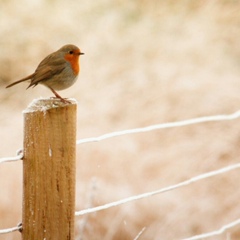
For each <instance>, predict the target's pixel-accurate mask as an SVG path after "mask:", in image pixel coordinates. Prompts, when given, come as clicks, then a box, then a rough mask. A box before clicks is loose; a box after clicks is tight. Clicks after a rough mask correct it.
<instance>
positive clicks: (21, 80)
mask: <svg viewBox="0 0 240 240" xmlns="http://www.w3.org/2000/svg"><path fill="white" fill-rule="evenodd" d="M33 76H34V74H31V75H29V76H27V77H25V78H22V79H20V80H18V81H16V82H13V83H11V84H9V85H8V86H6V88H10V87H12V86H14V85H16V84H18V83H21V82H24V81H27V80H30V79H31V78H32V77H33Z"/></svg>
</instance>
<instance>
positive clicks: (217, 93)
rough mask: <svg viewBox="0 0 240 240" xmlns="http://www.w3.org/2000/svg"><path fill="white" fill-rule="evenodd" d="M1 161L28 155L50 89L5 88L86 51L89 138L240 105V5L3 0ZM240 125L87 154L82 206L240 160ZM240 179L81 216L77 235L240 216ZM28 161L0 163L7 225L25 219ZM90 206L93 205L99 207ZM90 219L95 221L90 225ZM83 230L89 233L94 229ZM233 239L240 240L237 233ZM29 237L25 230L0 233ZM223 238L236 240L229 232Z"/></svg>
mask: <svg viewBox="0 0 240 240" xmlns="http://www.w3.org/2000/svg"><path fill="white" fill-rule="evenodd" d="M0 7H1V16H0V19H1V23H0V24H1V27H0V39H1V40H0V42H1V53H0V63H1V64H0V100H1V104H0V110H1V115H0V143H1V144H0V146H1V147H0V157H5V156H12V155H14V153H15V151H16V150H17V149H18V148H21V147H22V138H23V136H22V132H23V126H22V122H23V120H22V113H21V112H22V110H24V109H25V108H26V107H27V105H28V104H29V103H30V102H31V101H32V100H33V99H34V98H38V97H40V96H43V97H48V96H52V93H51V92H50V91H49V90H48V89H46V88H45V87H43V86H38V87H36V88H34V89H28V90H27V91H25V88H26V87H27V84H26V85H24V83H23V84H21V85H18V86H15V87H13V88H11V89H5V86H6V85H7V84H9V83H10V82H12V81H15V80H18V79H20V78H22V77H24V76H25V75H27V74H30V73H32V71H34V70H35V68H36V66H37V64H38V63H39V62H40V60H42V58H43V57H45V56H46V55H47V54H48V53H50V52H52V51H54V50H57V49H58V48H59V47H61V46H62V45H64V44H67V43H72V44H76V45H78V46H79V47H80V48H81V50H82V51H83V52H85V55H84V56H83V57H82V58H81V67H82V68H81V74H80V77H79V80H78V82H77V83H76V84H75V85H74V87H72V88H70V89H68V90H66V91H63V92H61V95H63V96H64V97H74V98H76V99H77V100H78V102H79V105H78V138H85V137H92V136H98V135H100V134H104V133H107V132H111V131H115V130H123V129H129V128H135V127H143V126H147V125H151V124H156V123H162V122H171V121H177V120H184V119H188V118H195V117H200V116H206V115H215V114H227V113H232V112H234V111H236V110H238V109H239V104H238V101H239V100H240V85H239V82H240V78H239V76H240V44H239V39H240V31H239V24H240V15H239V10H240V1H238V0H236V1H233V0H231V1H224V0H220V1H214V0H210V1H203V0H201V1H192V0H182V1H171V0H167V1H163V0H160V1H157V0H152V1H144V0H141V1H119V0H118V1H109V0H101V1H63V0H60V1H54V0H51V1H50V0H49V1H47V0H45V1H37V0H36V1H30V0H25V1H23V2H19V1H16V0H9V1H3V0H2V1H0ZM238 124H239V120H234V121H228V122H215V123H207V124H198V125H193V126H187V127H182V128H173V129H166V130H158V131H154V132H150V133H143V134H135V135H129V136H124V137H118V138H113V139H111V140H106V141H103V142H100V143H90V144H83V145H79V146H78V147H77V149H78V150H77V153H78V154H77V156H78V159H77V180H78V181H77V206H76V210H80V209H83V208H86V207H88V206H89V205H91V206H97V205H100V204H104V203H108V202H111V201H115V200H118V199H121V198H125V197H128V196H132V195H135V194H140V193H144V192H147V191H152V190H156V189H158V188H161V187H165V186H168V185H170V184H175V183H178V182H180V181H183V180H186V179H188V178H191V177H193V176H196V175H198V174H201V173H204V172H207V171H211V170H214V169H218V168H220V167H223V166H227V165H230V164H232V163H235V162H238V161H239V155H240V149H239V142H238V141H239V137H240V135H239V132H240V125H238ZM239 180H240V178H239V171H237V170H236V171H232V172H231V173H227V174H222V175H219V176H218V177H214V178H211V179H208V180H204V181H201V182H199V183H196V184H193V185H191V186H188V187H186V188H183V189H179V190H176V191H172V192H168V193H165V194H161V195H157V196H154V197H151V198H148V199H145V200H140V201H137V202H133V203H129V204H125V205H122V206H120V207H116V208H112V209H110V210H106V211H102V212H98V213H95V214H91V215H89V216H88V218H85V217H77V218H76V239H94V240H98V239H99V240H100V239H104V240H110V239H134V237H135V236H136V235H137V234H138V233H139V232H140V231H141V229H142V228H143V227H146V230H145V231H144V233H143V235H142V236H141V238H140V239H149V240H150V239H151V240H154V239H166V240H167V239H182V238H184V237H188V236H192V235H195V234H200V233H202V232H208V231H212V230H215V229H218V228H220V227H221V226H222V225H224V224H227V223H229V222H231V221H234V220H235V219H237V218H239V216H240V207H239V206H238V205H239V198H240V193H239V192H238V190H237V189H238V187H237V186H238V184H239ZM21 192H22V167H21V162H17V163H5V164H2V165H1V166H0V229H2V228H8V227H12V226H16V224H17V223H18V222H20V221H21V201H22V199H21V197H22V196H21ZM90 199H91V201H90ZM83 220H84V221H83ZM83 223H84V225H83ZM229 233H230V239H231V240H237V239H239V238H240V231H239V229H238V228H233V229H231V230H230V231H229ZM0 239H1V240H2V239H3V240H11V239H15V240H18V239H20V234H19V233H12V234H7V235H0ZM212 239H221V240H223V239H227V234H226V233H224V234H222V235H221V236H218V237H214V238H212Z"/></svg>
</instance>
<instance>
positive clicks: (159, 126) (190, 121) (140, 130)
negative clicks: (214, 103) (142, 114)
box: [77, 110, 240, 144]
mask: <svg viewBox="0 0 240 240" xmlns="http://www.w3.org/2000/svg"><path fill="white" fill-rule="evenodd" d="M239 117H240V110H238V111H236V112H234V113H232V114H226V115H215V116H205V117H199V118H193V119H188V120H183V121H178V122H171V123H161V124H156V125H150V126H147V127H143V128H134V129H128V130H123V131H116V132H112V133H107V134H104V135H101V136H99V137H91V138H84V139H80V140H77V144H83V143H91V142H99V141H102V140H106V139H109V138H113V137H117V136H123V135H127V134H133V133H143V132H149V131H153V130H157V129H163V128H172V127H182V126H187V125H192V124H197V123H205V122H214V121H226V120H233V119H236V118H239Z"/></svg>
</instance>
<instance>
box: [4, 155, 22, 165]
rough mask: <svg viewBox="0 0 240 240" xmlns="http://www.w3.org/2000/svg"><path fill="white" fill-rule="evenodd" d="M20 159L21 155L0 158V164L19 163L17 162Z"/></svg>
mask: <svg viewBox="0 0 240 240" xmlns="http://www.w3.org/2000/svg"><path fill="white" fill-rule="evenodd" d="M22 158H23V153H20V154H19V155H17V156H15V157H5V158H0V163H4V162H14V161H19V160H22Z"/></svg>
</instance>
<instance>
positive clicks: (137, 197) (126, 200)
mask: <svg viewBox="0 0 240 240" xmlns="http://www.w3.org/2000/svg"><path fill="white" fill-rule="evenodd" d="M237 168H240V163H237V164H233V165H230V166H227V167H224V168H220V169H218V170H214V171H211V172H208V173H203V174H200V175H198V176H196V177H192V178H190V179H188V180H186V181H183V182H180V183H177V184H174V185H171V186H168V187H165V188H161V189H158V190H156V191H151V192H147V193H143V194H139V195H135V196H132V197H128V198H124V199H121V200H118V201H115V202H111V203H107V204H104V205H101V206H98V207H93V208H88V209H84V210H80V211H77V212H75V216H81V215H85V214H89V213H93V212H98V211H101V210H105V209H108V208H111V207H116V206H120V205H122V204H125V203H129V202H133V201H136V200H140V199H143V198H147V197H151V196H154V195H157V194H160V193H164V192H168V191H171V190H173V189H177V188H181V187H184V186H187V185H190V184H192V183H195V182H197V181H199V180H202V179H206V178H209V177H213V176H216V175H218V174H221V173H225V172H229V171H231V170H234V169H237Z"/></svg>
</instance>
